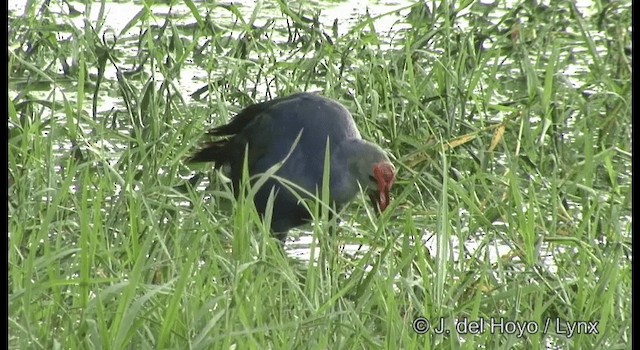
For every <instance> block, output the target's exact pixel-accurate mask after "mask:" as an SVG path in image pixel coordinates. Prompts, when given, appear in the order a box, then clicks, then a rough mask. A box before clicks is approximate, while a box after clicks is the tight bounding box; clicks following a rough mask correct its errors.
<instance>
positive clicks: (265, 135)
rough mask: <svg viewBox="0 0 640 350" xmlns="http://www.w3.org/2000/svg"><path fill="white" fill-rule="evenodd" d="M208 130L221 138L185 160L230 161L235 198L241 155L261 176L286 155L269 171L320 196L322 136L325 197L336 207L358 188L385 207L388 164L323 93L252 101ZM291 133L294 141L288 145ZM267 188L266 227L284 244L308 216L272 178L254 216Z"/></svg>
mask: <svg viewBox="0 0 640 350" xmlns="http://www.w3.org/2000/svg"><path fill="white" fill-rule="evenodd" d="M209 135H211V136H216V137H222V138H219V139H217V140H215V141H212V142H209V143H207V144H205V145H204V146H203V147H202V148H200V149H199V150H197V151H196V152H195V153H194V154H193V155H192V156H191V157H190V158H189V159H188V161H190V162H215V164H216V167H218V168H219V167H221V166H223V165H229V166H230V168H231V174H230V178H231V180H232V182H233V188H234V191H235V193H236V196H237V195H238V192H239V191H238V188H239V183H240V181H241V178H242V167H243V163H244V156H245V154H248V160H247V165H248V172H249V176H253V175H257V174H260V173H264V172H265V171H267V170H268V169H269V168H271V167H272V166H273V165H274V164H276V163H278V162H281V161H282V160H283V159H285V158H286V157H287V155H289V157H288V158H287V159H286V161H285V162H284V163H283V164H282V166H281V167H280V169H279V170H278V171H277V172H276V173H275V174H276V175H277V176H279V177H281V178H284V179H287V180H289V181H291V182H293V183H295V184H297V185H298V186H300V187H302V188H304V189H305V190H306V191H308V192H310V193H312V194H316V193H320V191H321V188H322V177H323V170H324V159H325V149H326V142H327V139H328V140H329V150H330V153H331V155H330V160H331V162H330V182H329V196H330V200H331V202H332V203H334V204H335V207H336V209H338V210H339V209H340V208H342V207H343V206H344V205H345V204H347V203H348V202H349V201H351V200H352V199H353V198H354V197H355V196H356V194H357V193H358V192H359V191H360V188H362V189H363V190H365V191H367V192H368V194H369V197H370V198H371V201H372V204H373V205H374V208H375V209H376V211H380V210H384V209H385V208H386V207H387V206H388V205H389V190H390V188H391V185H392V184H393V181H394V178H395V168H394V166H393V164H391V162H390V161H389V158H388V157H387V156H386V155H385V153H384V151H383V150H382V149H381V148H380V147H379V146H377V145H375V144H373V143H371V142H368V141H365V140H363V139H362V138H361V137H360V132H359V131H358V129H357V128H356V124H355V123H354V121H353V118H352V117H351V114H350V113H349V111H347V109H346V108H345V107H344V106H342V105H341V104H340V103H338V102H336V101H334V100H331V99H329V98H326V97H323V96H321V95H318V94H315V93H306V92H303V93H297V94H293V95H290V96H287V97H281V98H276V99H273V100H270V101H266V102H262V103H257V104H254V105H251V106H249V107H247V108H245V109H243V110H242V111H240V113H238V115H236V116H235V117H234V118H233V119H232V120H231V122H230V123H228V124H226V125H222V126H219V127H217V128H214V129H212V130H211V131H209ZM298 135H300V136H299V139H298V143H297V144H296V146H295V147H294V148H293V149H292V146H293V145H294V142H295V141H296V139H297V138H298ZM247 145H248V151H247V152H246V153H245V149H246V148H247ZM290 152H291V154H289V153H290ZM272 189H274V190H275V192H274V193H275V198H274V202H273V212H272V217H271V230H272V231H273V232H274V234H275V236H276V237H277V238H279V239H280V240H281V241H282V242H284V241H285V239H286V237H287V233H288V231H289V229H291V228H293V227H296V226H299V225H302V224H304V223H306V222H308V221H309V219H310V218H311V215H310V213H309V212H308V211H307V209H305V207H304V206H303V205H302V204H300V203H299V201H298V199H297V198H296V196H295V195H294V194H292V193H291V192H290V191H289V189H288V188H287V187H284V186H283V185H282V184H281V183H280V182H279V181H278V180H276V179H274V178H270V179H269V180H268V181H267V182H266V183H264V185H263V186H262V187H261V188H260V189H259V190H258V192H257V193H256V195H255V197H254V203H255V206H256V209H257V211H258V212H259V213H260V215H263V216H264V213H265V210H266V206H267V200H268V198H269V194H270V192H271V190H272ZM299 195H300V196H301V197H302V198H306V197H308V196H306V195H304V194H299Z"/></svg>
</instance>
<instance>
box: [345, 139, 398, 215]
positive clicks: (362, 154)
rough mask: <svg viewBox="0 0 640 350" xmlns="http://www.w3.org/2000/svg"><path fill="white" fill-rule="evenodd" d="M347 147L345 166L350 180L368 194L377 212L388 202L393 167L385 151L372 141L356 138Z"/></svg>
mask: <svg viewBox="0 0 640 350" xmlns="http://www.w3.org/2000/svg"><path fill="white" fill-rule="evenodd" d="M348 149H349V152H348V153H349V156H348V157H347V167H348V171H349V173H350V175H351V178H352V180H355V181H356V182H357V184H360V187H362V189H363V190H364V191H365V192H366V193H367V194H368V195H369V198H370V199H371V204H372V205H373V207H374V208H375V210H376V211H377V212H380V211H383V210H385V209H386V208H387V207H388V206H389V202H390V198H389V191H390V190H391V185H393V181H394V179H395V167H394V166H393V164H391V162H390V161H389V158H388V157H387V155H386V154H385V152H384V151H383V150H382V149H381V148H380V147H378V146H377V145H375V144H373V143H370V142H367V141H363V140H357V141H356V142H351V143H350V145H349V146H348ZM357 184H356V186H357ZM356 190H357V187H356ZM354 194H355V193H354Z"/></svg>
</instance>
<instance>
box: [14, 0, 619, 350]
mask: <svg viewBox="0 0 640 350" xmlns="http://www.w3.org/2000/svg"><path fill="white" fill-rule="evenodd" d="M180 3H182V2H180ZM142 4H144V5H140V4H135V5H134V4H132V5H130V6H131V9H134V10H132V11H131V12H132V16H133V17H132V19H131V21H130V22H129V23H126V24H125V25H124V26H123V28H118V29H117V30H114V29H110V28H109V27H107V26H106V25H105V23H107V25H108V23H109V20H110V18H112V17H113V16H114V14H113V13H112V12H110V11H109V6H112V5H113V4H111V3H106V2H102V3H91V5H90V6H91V7H93V10H94V11H95V12H96V13H99V15H98V17H99V18H98V20H97V21H96V20H95V19H89V17H86V18H85V14H82V13H81V14H77V13H74V14H72V15H64V14H65V13H68V10H67V8H66V6H65V8H64V9H63V10H61V13H62V15H61V13H60V11H58V10H56V9H55V8H53V5H52V8H51V9H50V8H48V7H47V6H43V4H42V3H41V2H28V4H27V9H26V11H24V13H20V14H17V13H10V15H9V37H8V40H9V54H8V56H9V62H8V69H9V141H8V146H9V152H8V156H9V163H8V167H9V169H8V171H9V189H8V193H9V197H8V206H9V216H8V221H9V250H8V252H9V253H8V255H9V256H8V261H9V271H8V281H9V282H8V283H9V347H10V348H12V349H39V348H42V349H51V348H65V349H87V348H88V349H91V348H95V349H147V348H148V349H186V348H190V349H265V348H266V349H377V348H380V349H383V348H387V349H476V348H485V349H538V348H545V347H557V348H561V349H599V348H612V349H628V348H630V344H631V327H630V326H631V136H630V135H631V63H630V62H631V52H630V47H631V2H630V1H611V2H605V1H599V0H595V1H593V4H592V6H590V7H589V9H590V11H591V12H587V11H586V10H585V9H584V8H576V7H575V6H574V5H572V4H571V3H569V2H551V5H549V6H532V5H531V2H529V1H524V2H517V3H516V4H515V5H514V6H508V7H507V6H506V5H505V4H502V3H499V4H497V5H482V4H480V3H477V4H476V2H467V1H461V2H456V3H453V4H452V6H445V5H443V6H440V7H438V8H435V9H434V8H431V10H430V11H427V10H425V8H424V7H423V6H422V5H420V4H417V5H415V6H412V7H409V6H407V7H404V8H403V9H402V11H401V15H400V16H399V15H398V13H397V12H396V11H395V9H396V8H394V10H391V9H388V10H387V9H384V8H382V11H383V13H381V12H380V11H378V12H371V13H372V14H371V15H368V14H367V15H365V14H363V15H362V16H361V17H359V18H357V19H355V20H354V21H353V22H352V23H346V22H345V21H342V20H341V21H336V22H335V23H334V25H333V27H332V26H331V23H330V22H329V23H322V22H320V20H319V17H318V10H317V9H314V8H313V7H311V6H310V5H305V6H298V5H295V6H294V5H291V6H290V7H289V6H288V5H287V2H285V1H276V2H270V1H263V2H259V3H258V4H257V5H256V7H255V9H251V8H239V7H236V6H235V5H224V6H223V5H218V6H216V5H213V4H209V3H208V2H206V4H201V3H197V4H194V3H192V2H190V1H187V2H185V4H186V7H181V8H180V9H181V10H180V11H176V9H177V8H178V7H177V6H176V8H175V9H173V8H172V12H171V13H172V14H173V13H174V12H175V13H179V14H180V15H175V16H174V15H171V16H165V15H160V13H166V9H167V7H166V4H164V5H162V6H163V7H161V8H160V7H158V6H160V5H158V4H156V3H155V2H153V1H148V2H143V3H142ZM328 4H329V3H328ZM330 4H337V3H334V2H332V3H330ZM443 4H446V3H443ZM71 5H72V6H73V7H74V9H75V10H79V11H81V12H82V11H84V8H85V7H84V5H82V4H80V3H71ZM429 5H431V2H429ZM327 7H329V5H327ZM136 11H139V12H137V13H136ZM327 11H328V10H327ZM385 11H386V12H385ZM109 13H111V14H110V15H109ZM134 13H135V15H134ZM324 13H325V12H323V14H324ZM326 13H328V12H326ZM409 13H410V15H408V14H409ZM109 16H111V17H109ZM115 16H117V14H116V15H115ZM221 19H225V20H224V21H223V20H221ZM83 20H84V22H83ZM103 20H106V21H103ZM390 21H391V23H393V25H392V26H390V28H391V29H387V28H388V27H385V25H384V23H390ZM83 23H87V24H90V25H91V26H89V25H84V24H83ZM338 33H342V34H341V35H338ZM194 76H195V77H196V78H194ZM296 91H322V92H323V93H324V94H325V95H326V96H329V97H332V98H335V99H337V100H339V101H340V102H342V103H343V104H344V105H345V106H346V107H347V108H348V109H349V110H350V111H351V112H352V114H353V115H354V118H355V120H356V122H357V124H358V125H359V128H360V130H361V132H362V134H363V136H364V137H365V138H367V139H369V140H372V141H375V142H377V143H379V144H380V145H382V146H383V147H384V148H385V149H387V150H389V153H390V155H391V156H392V159H393V162H394V163H395V164H396V167H397V169H398V175H397V180H396V184H395V185H394V188H393V189H392V196H393V200H392V204H391V206H390V207H389V209H388V210H387V211H385V213H384V215H382V216H381V217H377V216H376V215H375V214H374V213H373V211H372V209H371V208H370V207H368V206H367V203H365V201H364V200H363V198H359V199H358V200H356V201H354V203H352V205H350V206H349V207H348V208H347V210H346V211H344V212H343V213H341V214H340V216H341V218H342V221H343V224H342V225H341V226H340V227H339V228H338V234H337V235H336V236H333V237H330V236H329V235H328V234H327V231H328V227H329V226H332V225H335V223H331V222H326V220H325V219H322V217H323V216H322V215H316V216H317V217H318V220H316V224H315V225H313V226H308V227H306V228H303V231H294V232H292V236H293V237H298V236H300V235H308V234H312V240H311V242H312V243H311V246H310V247H309V248H310V250H309V251H310V255H311V257H310V260H311V262H309V261H299V260H296V259H294V258H292V257H290V256H288V255H287V254H286V251H287V249H285V253H284V254H283V251H282V250H281V249H280V247H279V246H278V244H277V242H275V241H274V240H272V239H268V237H269V231H268V228H267V227H268V226H267V225H266V224H265V223H263V222H262V221H261V220H260V219H259V218H258V216H257V214H256V212H255V209H254V208H253V207H252V205H251V189H247V191H246V193H247V194H246V196H242V197H241V198H240V199H239V200H237V201H236V200H235V199H234V197H233V194H232V193H231V192H230V190H229V186H228V184H227V183H226V182H224V181H223V179H222V178H221V177H220V176H219V175H218V174H217V173H216V172H214V171H211V170H210V168H209V166H198V167H191V166H187V165H186V164H185V163H184V159H185V157H186V156H187V155H188V154H189V153H190V152H191V151H192V150H193V149H194V147H196V146H197V145H198V142H199V141H200V140H201V138H202V136H203V133H204V132H205V131H206V129H207V128H208V127H210V126H214V125H220V124H222V123H224V122H226V121H227V120H228V119H229V118H230V117H232V116H233V115H234V113H235V112H237V111H239V110H240V109H241V108H242V107H244V106H246V105H248V104H249V103H251V102H254V101H262V100H265V99H267V98H270V97H274V96H281V95H286V94H289V93H293V92H296ZM194 173H195V174H197V175H199V176H202V177H206V178H207V179H208V181H200V182H199V183H202V184H207V186H206V189H205V188H204V187H203V186H200V187H194V186H191V185H188V180H189V179H190V178H191V177H192V176H193V175H194ZM193 182H195V181H193ZM325 190H326V189H325ZM325 196H326V193H325ZM321 197H322V195H321ZM309 206H310V209H311V210H312V212H313V213H314V215H315V214H320V213H321V212H326V211H327V210H328V208H327V207H326V206H323V205H322V204H321V203H318V202H316V203H309ZM324 217H326V216H324ZM427 241H428V243H429V244H424V242H427ZM345 244H349V245H353V244H355V245H360V244H361V245H363V246H364V248H363V249H361V250H360V252H359V253H358V254H346V253H344V252H343V251H342V247H343V246H344V245H345ZM316 247H319V248H320V249H318V250H316V249H315V248H316ZM498 247H499V248H500V249H501V252H502V253H500V254H497V255H496V254H495V253H493V252H495V251H496V249H497V248H498ZM434 249H435V251H434ZM504 251H506V252H507V253H504ZM419 317H424V318H426V319H428V320H430V321H431V322H432V323H433V325H434V327H435V326H436V325H437V323H438V322H440V320H443V322H444V324H445V326H446V327H448V329H449V330H450V331H451V333H450V334H436V332H435V331H434V330H433V329H431V330H430V331H429V332H427V333H426V334H417V333H416V332H415V331H414V330H413V329H412V323H413V322H414V320H416V319H417V318H419ZM465 318H466V319H467V320H468V321H477V320H484V321H485V323H488V322H489V321H490V318H494V319H499V318H503V319H504V321H505V322H506V321H514V322H516V321H517V322H520V324H523V323H525V322H529V325H530V326H531V327H533V326H534V325H537V326H538V327H539V331H538V332H534V333H525V334H523V335H521V336H520V335H518V334H507V333H504V332H503V333H499V332H497V333H493V334H492V333H491V332H490V330H489V328H488V326H487V328H485V329H484V330H483V331H482V332H479V334H458V333H456V328H455V325H456V324H457V325H458V326H460V327H462V326H463V325H464V323H462V320H463V319H465ZM547 321H551V322H550V323H549V324H548V325H549V326H550V327H549V329H547V332H543V328H544V326H545V324H546V323H547ZM578 321H585V322H586V321H591V322H598V326H597V330H598V334H575V335H573V336H572V337H568V336H567V334H562V333H566V332H567V328H566V327H565V325H566V323H567V322H569V323H571V322H578ZM456 322H458V323H456ZM557 322H560V323H557ZM534 323H535V324H534ZM558 324H559V325H560V326H561V327H560V328H557V326H558ZM585 324H586V323H585ZM530 329H531V328H530ZM558 329H559V330H560V333H559V332H558V331H557V330H558Z"/></svg>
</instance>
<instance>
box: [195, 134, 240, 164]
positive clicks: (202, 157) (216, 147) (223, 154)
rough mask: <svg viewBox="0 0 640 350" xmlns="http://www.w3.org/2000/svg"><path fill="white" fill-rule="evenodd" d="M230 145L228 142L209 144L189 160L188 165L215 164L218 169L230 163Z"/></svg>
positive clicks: (221, 141)
mask: <svg viewBox="0 0 640 350" xmlns="http://www.w3.org/2000/svg"><path fill="white" fill-rule="evenodd" d="M228 144H229V141H228V140H220V141H214V142H208V143H206V144H205V145H204V146H203V147H201V148H200V149H199V150H197V151H196V152H195V153H194V154H192V155H191V156H190V157H189V158H187V163H204V162H215V163H216V167H220V166H222V165H223V164H225V163H229V161H230V159H229V151H228V150H227V145H228Z"/></svg>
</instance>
